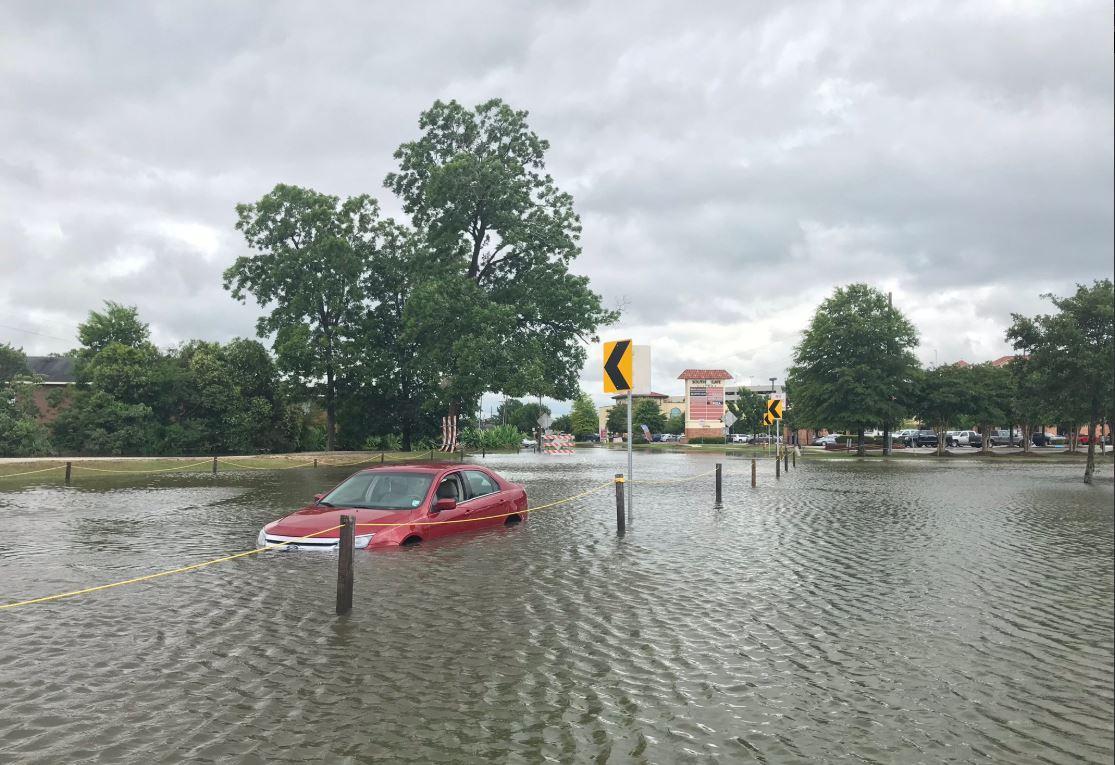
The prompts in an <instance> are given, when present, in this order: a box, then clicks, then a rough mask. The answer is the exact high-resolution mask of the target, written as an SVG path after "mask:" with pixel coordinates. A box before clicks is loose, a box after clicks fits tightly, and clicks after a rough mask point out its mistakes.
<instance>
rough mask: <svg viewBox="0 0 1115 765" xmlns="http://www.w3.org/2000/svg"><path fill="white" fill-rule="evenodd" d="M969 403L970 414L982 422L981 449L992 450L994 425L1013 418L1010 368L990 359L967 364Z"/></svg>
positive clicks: (1008, 421) (988, 451)
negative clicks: (995, 363) (991, 436)
mask: <svg viewBox="0 0 1115 765" xmlns="http://www.w3.org/2000/svg"><path fill="white" fill-rule="evenodd" d="M965 373H966V377H967V379H968V380H969V386H968V387H969V391H970V398H969V406H968V411H967V412H966V414H967V415H968V416H969V417H970V418H971V419H972V421H973V422H975V423H976V424H977V425H978V426H979V431H980V433H981V434H982V435H983V439H982V445H981V447H980V451H981V452H983V453H984V454H989V453H990V452H991V438H990V435H991V430H992V428H993V427H998V426H999V425H1002V424H1006V423H1010V422H1012V419H1011V416H1012V415H1013V411H1012V408H1013V407H1012V404H1013V399H1014V393H1013V390H1012V387H1013V385H1012V383H1013V381H1012V379H1011V375H1010V371H1008V370H1007V369H1005V368H1003V367H996V366H993V365H992V364H990V363H985V364H975V365H973V366H970V367H967V368H966V370H965Z"/></svg>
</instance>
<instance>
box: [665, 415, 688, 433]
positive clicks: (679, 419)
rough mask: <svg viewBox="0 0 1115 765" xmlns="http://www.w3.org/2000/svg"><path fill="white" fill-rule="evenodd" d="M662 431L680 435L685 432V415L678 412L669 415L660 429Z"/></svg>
mask: <svg viewBox="0 0 1115 765" xmlns="http://www.w3.org/2000/svg"><path fill="white" fill-rule="evenodd" d="M662 432H663V433H673V434H674V435H679V436H680V435H681V434H682V433H684V432H685V417H684V416H683V415H680V414H677V415H671V416H670V417H668V418H667V419H666V427H665V428H663V429H662Z"/></svg>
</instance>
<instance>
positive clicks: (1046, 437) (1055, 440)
mask: <svg viewBox="0 0 1115 765" xmlns="http://www.w3.org/2000/svg"><path fill="white" fill-rule="evenodd" d="M1030 440H1031V441H1033V442H1034V446H1064V445H1065V443H1066V441H1067V439H1066V438H1065V437H1064V436H1058V435H1050V434H1049V433H1042V432H1041V431H1038V432H1036V433H1034V434H1033V435H1031V436H1030Z"/></svg>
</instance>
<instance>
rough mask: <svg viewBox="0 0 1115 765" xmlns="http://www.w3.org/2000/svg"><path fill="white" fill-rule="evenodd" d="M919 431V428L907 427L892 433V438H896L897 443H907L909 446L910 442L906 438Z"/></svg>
mask: <svg viewBox="0 0 1115 765" xmlns="http://www.w3.org/2000/svg"><path fill="white" fill-rule="evenodd" d="M917 432H918V429H917V428H906V429H905V430H900V431H898V432H897V433H892V434H891V438H892V439H894V442H895V443H901V444H906V445H907V446H909V443H908V442H907V440H906V439H908V438H910V437H911V436H913V435H914V434H915V433H917Z"/></svg>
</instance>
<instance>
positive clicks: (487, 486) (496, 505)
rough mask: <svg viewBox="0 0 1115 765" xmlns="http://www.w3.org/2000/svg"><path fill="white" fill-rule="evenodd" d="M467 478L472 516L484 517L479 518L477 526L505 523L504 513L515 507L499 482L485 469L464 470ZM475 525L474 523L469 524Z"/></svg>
mask: <svg viewBox="0 0 1115 765" xmlns="http://www.w3.org/2000/svg"><path fill="white" fill-rule="evenodd" d="M461 472H462V474H463V475H464V479H465V489H466V491H468V492H469V498H468V500H467V501H466V503H465V504H466V506H467V507H468V508H469V513H470V517H472V518H478V519H484V520H478V521H477V522H476V524H475V526H476V527H482V528H484V527H489V526H501V525H503V523H504V521H505V518H503V517H502V516H503V514H504V513H509V512H511V511H512V509H513V508H511V507H510V504H509V501H508V499H507V497H506V496H505V494H506V492H503V491H501V490H500V488H499V483H498V482H497V481H496V479H494V478H492V477H491V476H490V475H488V474H487V473H486V472H485V471H483V470H462V471H461ZM469 526H473V524H469Z"/></svg>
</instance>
